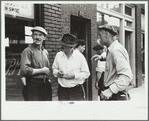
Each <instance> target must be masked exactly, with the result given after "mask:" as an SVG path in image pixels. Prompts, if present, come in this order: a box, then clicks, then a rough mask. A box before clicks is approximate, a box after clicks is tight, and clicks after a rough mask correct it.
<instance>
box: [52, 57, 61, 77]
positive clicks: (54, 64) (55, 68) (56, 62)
mask: <svg viewBox="0 0 149 121" xmlns="http://www.w3.org/2000/svg"><path fill="white" fill-rule="evenodd" d="M52 69H53V75H54V76H55V77H57V73H58V71H59V64H58V56H57V55H56V56H55V59H54V62H53V65H52Z"/></svg>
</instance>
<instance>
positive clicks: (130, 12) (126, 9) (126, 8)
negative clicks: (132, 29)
mask: <svg viewBox="0 0 149 121" xmlns="http://www.w3.org/2000/svg"><path fill="white" fill-rule="evenodd" d="M125 14H126V15H129V16H132V9H131V8H130V7H128V6H125Z"/></svg>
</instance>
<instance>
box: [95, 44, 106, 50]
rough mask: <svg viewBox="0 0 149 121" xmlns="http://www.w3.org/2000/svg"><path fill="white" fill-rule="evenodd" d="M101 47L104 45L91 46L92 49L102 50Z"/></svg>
mask: <svg viewBox="0 0 149 121" xmlns="http://www.w3.org/2000/svg"><path fill="white" fill-rule="evenodd" d="M102 49H104V47H103V46H101V45H95V46H94V47H93V50H102Z"/></svg>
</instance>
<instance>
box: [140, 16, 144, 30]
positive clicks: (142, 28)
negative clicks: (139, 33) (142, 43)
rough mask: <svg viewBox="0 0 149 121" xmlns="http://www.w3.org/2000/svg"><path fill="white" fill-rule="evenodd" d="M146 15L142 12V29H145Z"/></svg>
mask: <svg viewBox="0 0 149 121" xmlns="http://www.w3.org/2000/svg"><path fill="white" fill-rule="evenodd" d="M144 23H145V15H144V14H141V30H143V31H145V25H144Z"/></svg>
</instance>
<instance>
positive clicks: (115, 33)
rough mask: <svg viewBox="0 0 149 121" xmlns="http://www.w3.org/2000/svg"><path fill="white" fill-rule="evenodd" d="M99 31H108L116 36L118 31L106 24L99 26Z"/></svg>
mask: <svg viewBox="0 0 149 121" xmlns="http://www.w3.org/2000/svg"><path fill="white" fill-rule="evenodd" d="M98 29H99V30H105V31H108V32H110V33H111V34H113V35H114V36H115V35H117V29H116V28H115V27H114V26H111V25H107V24H104V25H101V26H98Z"/></svg>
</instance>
